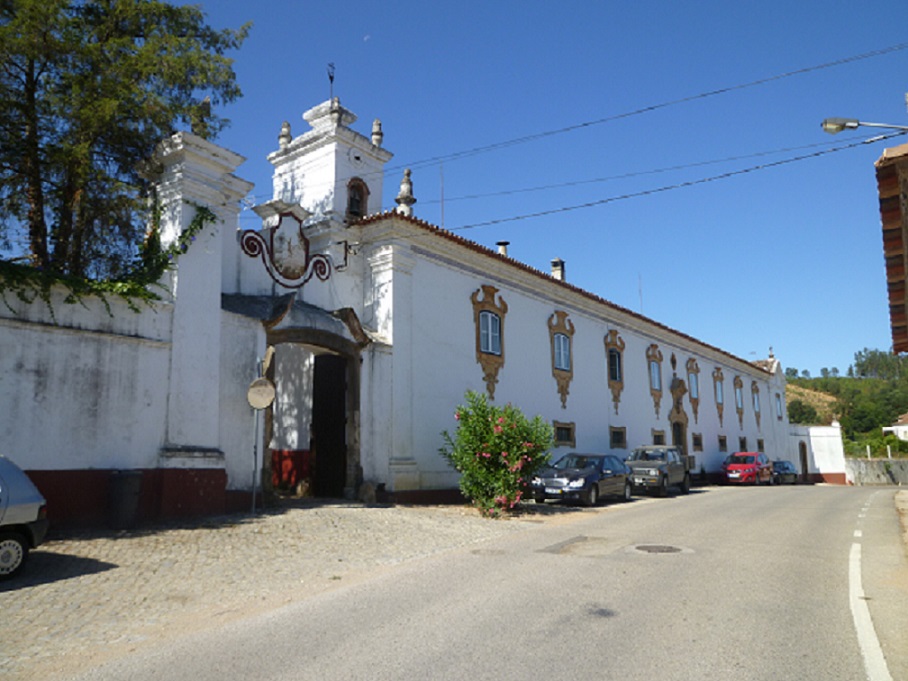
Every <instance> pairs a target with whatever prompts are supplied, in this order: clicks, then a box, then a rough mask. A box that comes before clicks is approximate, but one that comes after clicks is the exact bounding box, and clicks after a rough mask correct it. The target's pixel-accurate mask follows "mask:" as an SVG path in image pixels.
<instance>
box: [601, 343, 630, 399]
mask: <svg viewBox="0 0 908 681" xmlns="http://www.w3.org/2000/svg"><path fill="white" fill-rule="evenodd" d="M603 342H604V343H605V377H606V381H607V382H608V387H609V390H610V391H611V393H612V404H614V405H615V413H616V414H617V413H618V405H619V404H620V403H621V392H622V391H623V390H624V348H625V343H624V340H623V339H622V338H621V336H620V335H619V334H618V331H617V330H616V329H612V330H611V331H609V332H608V333H607V334H606V336H605V338H604V339H603ZM613 352H614V353H616V354H617V356H618V379H617V380H615V379H614V378H612V353H613Z"/></svg>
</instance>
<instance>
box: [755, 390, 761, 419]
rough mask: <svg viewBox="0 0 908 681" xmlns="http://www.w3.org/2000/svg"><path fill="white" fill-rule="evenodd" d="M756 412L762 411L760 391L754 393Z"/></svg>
mask: <svg viewBox="0 0 908 681" xmlns="http://www.w3.org/2000/svg"><path fill="white" fill-rule="evenodd" d="M754 413H755V414H759V413H760V393H754Z"/></svg>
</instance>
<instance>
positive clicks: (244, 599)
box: [0, 502, 585, 681]
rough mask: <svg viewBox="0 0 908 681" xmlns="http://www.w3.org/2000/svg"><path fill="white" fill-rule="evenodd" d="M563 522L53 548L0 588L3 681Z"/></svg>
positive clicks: (417, 522)
mask: <svg viewBox="0 0 908 681" xmlns="http://www.w3.org/2000/svg"><path fill="white" fill-rule="evenodd" d="M549 508H550V507H546V509H542V510H543V511H545V510H548V509H549ZM529 510H530V511H532V507H530V509H529ZM567 510H568V509H564V511H567ZM564 511H561V510H559V511H557V512H556V511H555V509H551V510H549V511H548V514H545V513H543V514H541V515H540V513H539V511H537V513H536V514H535V515H526V516H523V517H521V518H518V519H510V520H500V521H490V520H487V519H483V518H481V517H479V515H478V514H477V512H476V511H474V510H473V509H471V508H469V507H466V506H410V507H407V506H393V507H391V506H363V505H362V504H353V503H343V502H339V503H334V504H329V503H313V504H297V505H296V506H294V507H288V508H283V509H281V510H280V511H272V512H265V513H262V514H258V515H256V516H251V515H249V514H246V515H244V516H243V515H238V516H227V517H223V518H218V519H215V520H209V521H204V522H201V523H199V524H196V525H193V526H192V527H159V528H155V529H151V530H138V531H127V532H119V533H110V532H109V533H90V534H89V533H86V534H81V535H74V536H68V537H65V538H59V539H52V540H50V541H48V542H47V543H45V544H43V545H42V546H40V547H39V548H38V549H37V550H35V551H34V552H33V553H32V554H31V557H30V558H29V563H28V565H27V566H26V568H25V571H24V572H23V574H22V575H21V576H20V577H18V578H17V579H15V580H12V581H10V582H0V618H2V634H0V678H2V679H4V681H12V680H13V679H16V680H18V679H42V680H49V679H64V678H68V677H70V676H72V675H74V674H75V673H76V672H78V671H79V670H81V669H84V668H86V667H90V666H94V665H97V664H99V663H100V662H102V661H104V660H105V659H108V658H110V657H115V656H120V655H124V654H128V653H129V652H130V651H131V650H134V649H137V648H139V647H142V646H144V645H148V644H151V643H154V642H156V641H159V640H161V639H162V638H164V637H172V636H178V635H179V634H180V632H184V631H189V630H192V629H197V628H200V627H205V626H216V625H219V624H222V623H224V622H227V621H230V620H231V619H235V618H237V617H241V616H244V615H246V614H249V613H253V612H257V611H261V610H265V609H270V608H274V607H278V606H280V605H282V604H285V603H289V602H291V601H293V600H296V599H300V598H304V597H305V596H307V595H311V594H312V593H315V592H317V591H321V590H325V589H330V588H333V587H336V586H338V585H339V584H343V583H345V581H349V580H352V579H355V578H357V577H358V576H362V575H364V574H369V573H373V572H374V571H375V570H379V569H382V568H383V567H386V566H390V565H393V564H395V563H400V562H403V561H408V560H411V559H414V558H418V557H421V556H427V555H430V554H434V553H438V552H440V551H445V550H450V549H453V548H456V547H460V546H465V545H468V544H472V543H475V542H480V541H484V540H487V539H491V538H493V537H496V536H499V535H501V534H504V533H509V532H514V531H519V530H522V529H527V528H528V527H530V526H531V525H528V523H530V522H540V519H541V518H542V517H545V516H546V515H548V517H551V514H552V513H564ZM577 512H580V513H583V512H585V511H583V510H580V509H573V510H572V511H571V513H577Z"/></svg>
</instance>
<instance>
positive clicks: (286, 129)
mask: <svg viewBox="0 0 908 681" xmlns="http://www.w3.org/2000/svg"><path fill="white" fill-rule="evenodd" d="M291 139H293V137H292V136H291V134H290V121H284V122H283V123H281V134H280V135H278V137H277V141H278V143H279V144H280V145H281V149H286V148H287V146H288V145H289V144H290V140H291Z"/></svg>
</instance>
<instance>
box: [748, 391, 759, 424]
mask: <svg viewBox="0 0 908 681" xmlns="http://www.w3.org/2000/svg"><path fill="white" fill-rule="evenodd" d="M750 400H751V405H752V406H753V409H754V419H755V420H756V422H757V428H759V427H760V418H761V414H760V386H759V385H757V382H756V381H751V382H750Z"/></svg>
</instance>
